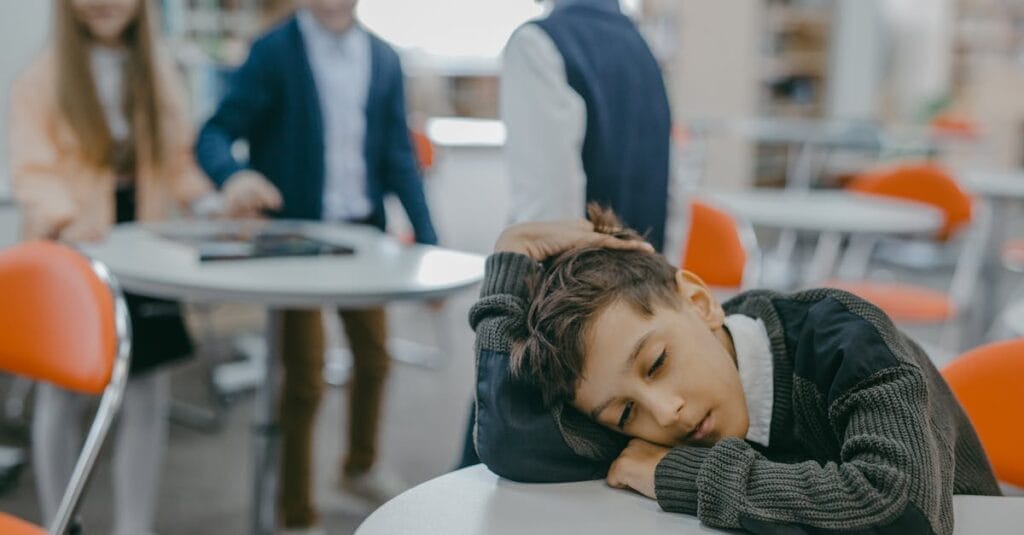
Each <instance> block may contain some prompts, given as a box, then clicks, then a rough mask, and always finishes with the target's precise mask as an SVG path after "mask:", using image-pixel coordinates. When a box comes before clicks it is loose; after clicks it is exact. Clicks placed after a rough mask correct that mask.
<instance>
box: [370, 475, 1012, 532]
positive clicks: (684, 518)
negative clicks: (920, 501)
mask: <svg viewBox="0 0 1024 535" xmlns="http://www.w3.org/2000/svg"><path fill="white" fill-rule="evenodd" d="M953 507H954V511H955V515H956V527H955V528H954V533H955V534H958V535H959V534H963V535H968V534H970V535H973V534H975V533H991V534H1000V533H1019V531H1016V530H1018V529H1019V527H1020V526H1021V525H1022V524H1024V498H1001V497H1000V498H994V497H978V496H954V497H953ZM434 533H444V534H445V535H518V534H520V533H530V534H533V535H556V534H557V535H562V534H565V533H586V534H589V535H613V534H614V535H621V534H624V533H628V534H630V535H666V534H672V535H688V534H697V533H725V532H723V531H721V530H717V529H712V528H709V527H707V526H704V525H703V524H701V523H700V521H699V520H697V518H696V517H694V516H689V515H681V514H674V513H666V512H664V511H662V510H661V508H660V507H659V506H658V504H657V503H656V502H655V501H654V500H650V499H647V498H646V497H643V496H641V495H639V494H636V493H633V492H630V491H625V490H617V489H612V488H610V487H608V486H607V485H605V483H604V481H585V482H580V483H558V484H527V483H515V482H512V481H508V480H506V479H502V478H500V477H498V476H496V475H494V474H493V473H491V472H490V471H488V470H487V468H485V467H484V466H483V465H476V466H472V467H469V468H464V469H462V470H459V471H456V472H451V473H449V474H446V475H443V476H441V477H438V478H436V479H432V480H430V481H427V482H426V483H423V484H421V485H419V486H417V487H414V488H412V489H410V490H408V491H406V492H405V493H403V494H401V495H399V496H398V497H396V498H395V499H393V500H391V501H389V502H388V503H386V504H384V505H383V506H381V507H380V508H379V509H377V510H376V511H374V512H373V514H371V515H370V516H369V518H367V519H366V520H365V521H364V522H363V524H362V525H361V526H359V529H357V530H356V535H426V534H434ZM730 533H731V532H730Z"/></svg>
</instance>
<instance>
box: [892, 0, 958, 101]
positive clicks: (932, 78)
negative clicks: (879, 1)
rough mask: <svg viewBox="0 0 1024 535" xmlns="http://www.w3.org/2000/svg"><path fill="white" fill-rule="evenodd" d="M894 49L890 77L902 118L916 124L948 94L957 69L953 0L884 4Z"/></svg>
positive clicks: (903, 0)
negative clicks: (955, 65) (921, 115)
mask: <svg viewBox="0 0 1024 535" xmlns="http://www.w3.org/2000/svg"><path fill="white" fill-rule="evenodd" d="M884 14H885V17H886V25H887V30H888V36H889V37H888V39H889V41H890V46H889V47H888V48H889V50H890V51H891V57H890V59H889V64H888V65H887V78H888V83H889V84H890V86H889V88H888V89H889V91H890V95H891V98H892V103H891V104H892V105H893V106H894V109H893V110H892V111H893V112H895V114H896V116H897V118H902V119H904V120H912V119H915V118H917V116H918V115H919V114H920V113H921V112H922V111H923V110H924V109H925V107H926V106H927V105H928V104H929V103H930V102H933V101H935V100H936V99H938V98H942V97H945V96H947V95H948V93H949V90H950V86H951V83H952V71H953V17H954V15H955V6H954V4H953V0H885V9H884Z"/></svg>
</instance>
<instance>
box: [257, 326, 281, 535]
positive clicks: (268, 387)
mask: <svg viewBox="0 0 1024 535" xmlns="http://www.w3.org/2000/svg"><path fill="white" fill-rule="evenodd" d="M283 326H284V312H283V311H281V310H270V311H268V314H267V329H266V337H267V359H266V374H265V375H264V378H263V383H262V384H261V385H260V388H259V390H258V392H257V399H256V417H255V422H254V423H253V445H254V449H255V451H254V452H253V460H254V466H253V478H254V479H255V484H254V485H253V497H252V511H251V523H252V529H251V531H252V533H254V534H255V535H273V533H274V530H275V529H276V527H277V507H276V501H277V486H278V485H277V484H278V477H277V475H278V464H279V463H278V460H279V456H280V429H279V427H278V422H277V399H278V390H279V389H280V385H279V384H278V383H279V377H280V368H281V358H280V357H281V355H280V352H281V336H282V328H283Z"/></svg>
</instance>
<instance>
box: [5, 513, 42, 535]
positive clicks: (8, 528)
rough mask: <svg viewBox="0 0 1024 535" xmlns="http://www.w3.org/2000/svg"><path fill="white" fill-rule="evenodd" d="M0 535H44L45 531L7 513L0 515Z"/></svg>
mask: <svg viewBox="0 0 1024 535" xmlns="http://www.w3.org/2000/svg"><path fill="white" fill-rule="evenodd" d="M0 533H3V534H4V535H46V530H45V529H43V528H41V527H39V526H36V525H34V524H29V523H28V522H25V521H24V520H22V519H20V518H17V517H13V516H10V515H8V514H7V513H0Z"/></svg>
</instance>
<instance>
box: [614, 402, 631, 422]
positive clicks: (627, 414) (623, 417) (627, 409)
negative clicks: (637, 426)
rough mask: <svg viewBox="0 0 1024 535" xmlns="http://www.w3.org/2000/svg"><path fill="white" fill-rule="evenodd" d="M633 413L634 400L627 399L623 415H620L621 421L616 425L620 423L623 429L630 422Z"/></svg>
mask: <svg viewBox="0 0 1024 535" xmlns="http://www.w3.org/2000/svg"><path fill="white" fill-rule="evenodd" d="M632 415H633V402H632V401H627V402H626V406H625V407H623V408H622V415H621V416H619V423H618V424H616V425H618V427H619V429H622V428H624V427H626V424H627V423H629V417H630V416H632Z"/></svg>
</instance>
